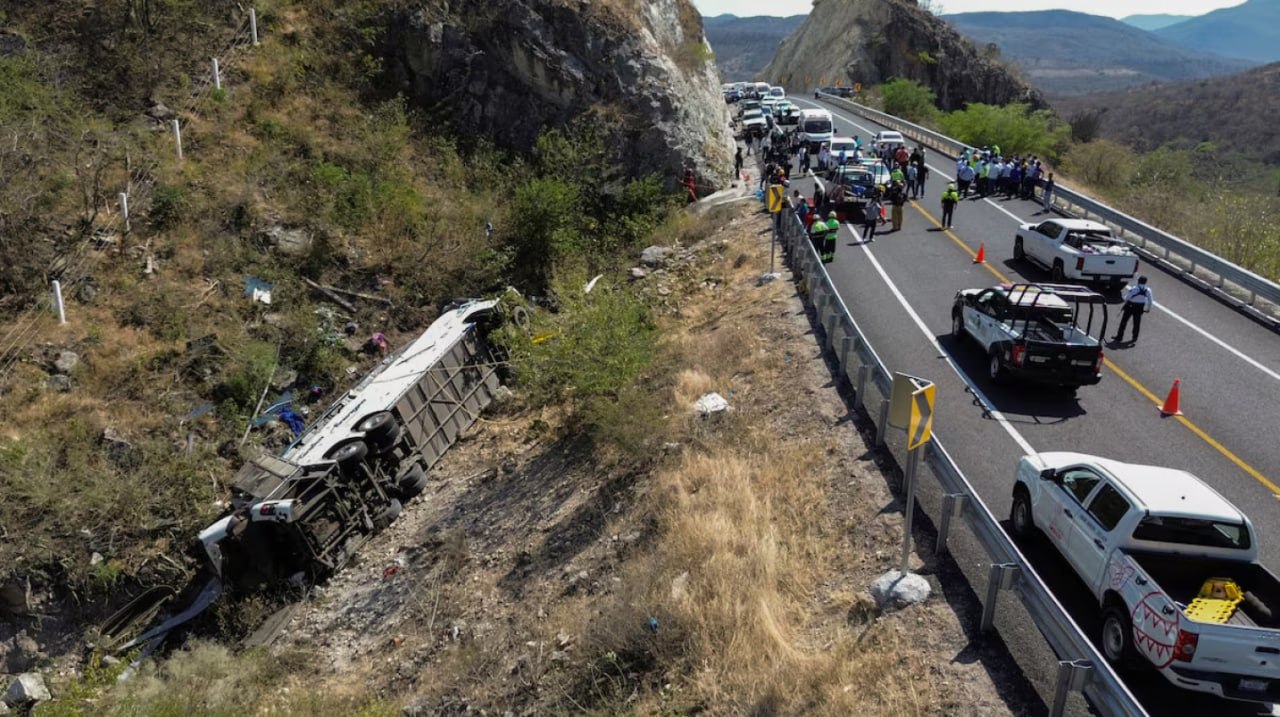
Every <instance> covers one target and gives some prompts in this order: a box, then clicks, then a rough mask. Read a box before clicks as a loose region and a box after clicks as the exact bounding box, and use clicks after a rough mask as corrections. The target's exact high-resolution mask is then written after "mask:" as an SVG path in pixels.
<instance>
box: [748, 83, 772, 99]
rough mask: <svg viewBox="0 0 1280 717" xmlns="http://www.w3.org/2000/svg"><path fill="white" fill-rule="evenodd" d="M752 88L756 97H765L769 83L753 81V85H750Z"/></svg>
mask: <svg viewBox="0 0 1280 717" xmlns="http://www.w3.org/2000/svg"><path fill="white" fill-rule="evenodd" d="M752 89H753V90H755V92H756V97H758V98H760V99H764V98H765V97H767V96H768V95H769V83H768V82H757V83H755V84H754V85H752Z"/></svg>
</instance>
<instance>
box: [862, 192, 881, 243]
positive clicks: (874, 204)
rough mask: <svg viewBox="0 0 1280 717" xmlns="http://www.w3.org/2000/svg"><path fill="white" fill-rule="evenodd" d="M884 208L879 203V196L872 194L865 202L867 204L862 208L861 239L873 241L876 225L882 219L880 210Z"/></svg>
mask: <svg viewBox="0 0 1280 717" xmlns="http://www.w3.org/2000/svg"><path fill="white" fill-rule="evenodd" d="M882 211H884V208H883V207H882V206H881V204H880V198H879V197H876V196H873V197H871V199H870V200H869V201H868V202H867V206H865V207H863V209H862V241H864V242H873V241H875V240H876V225H878V224H879V223H880V221H881V219H882V217H881V216H880V212H882Z"/></svg>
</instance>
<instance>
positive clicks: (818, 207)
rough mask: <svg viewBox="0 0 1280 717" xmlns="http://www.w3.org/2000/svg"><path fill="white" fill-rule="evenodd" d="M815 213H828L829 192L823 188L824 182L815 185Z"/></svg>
mask: <svg viewBox="0 0 1280 717" xmlns="http://www.w3.org/2000/svg"><path fill="white" fill-rule="evenodd" d="M813 211H815V212H818V213H823V212H826V211H827V190H826V188H825V187H823V186H822V182H815V183H814V185H813Z"/></svg>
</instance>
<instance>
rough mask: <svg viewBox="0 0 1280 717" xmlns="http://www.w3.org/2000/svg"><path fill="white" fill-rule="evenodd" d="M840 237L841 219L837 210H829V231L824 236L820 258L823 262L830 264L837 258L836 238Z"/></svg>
mask: <svg viewBox="0 0 1280 717" xmlns="http://www.w3.org/2000/svg"><path fill="white" fill-rule="evenodd" d="M839 237H840V220H839V219H836V213H835V212H827V233H826V234H824V235H823V236H822V249H821V251H820V252H819V258H821V259H822V263H824V264H830V263H831V262H833V261H835V259H836V240H837V239H838V238H839Z"/></svg>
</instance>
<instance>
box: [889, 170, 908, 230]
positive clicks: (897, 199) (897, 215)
mask: <svg viewBox="0 0 1280 717" xmlns="http://www.w3.org/2000/svg"><path fill="white" fill-rule="evenodd" d="M906 203H907V190H906V187H904V186H902V182H894V183H893V186H892V187H890V188H889V212H890V215H891V216H892V217H893V231H895V232H900V231H902V214H903V210H902V208H903V207H904V206H905V205H906Z"/></svg>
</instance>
